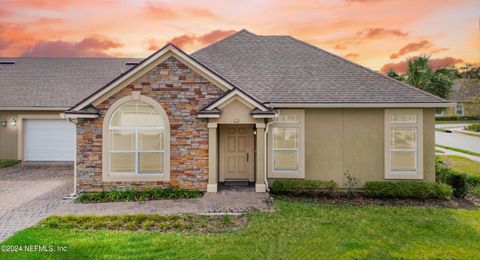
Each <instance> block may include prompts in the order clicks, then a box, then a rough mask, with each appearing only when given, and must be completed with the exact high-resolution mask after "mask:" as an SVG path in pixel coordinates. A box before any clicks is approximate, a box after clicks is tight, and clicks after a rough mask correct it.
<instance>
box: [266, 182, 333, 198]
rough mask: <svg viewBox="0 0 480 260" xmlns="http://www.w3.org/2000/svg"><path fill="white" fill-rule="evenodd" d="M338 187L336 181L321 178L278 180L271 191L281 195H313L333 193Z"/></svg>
mask: <svg viewBox="0 0 480 260" xmlns="http://www.w3.org/2000/svg"><path fill="white" fill-rule="evenodd" d="M337 189H338V185H337V183H336V182H334V181H320V180H276V181H274V182H273V184H272V187H271V189H270V192H271V193H272V194H279V195H294V196H312V195H322V194H327V195H333V194H334V193H335V192H336V191H337Z"/></svg>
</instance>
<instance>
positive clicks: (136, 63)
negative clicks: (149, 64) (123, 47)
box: [126, 62, 138, 65]
mask: <svg viewBox="0 0 480 260" xmlns="http://www.w3.org/2000/svg"><path fill="white" fill-rule="evenodd" d="M126 64H127V65H138V62H127V63H126Z"/></svg>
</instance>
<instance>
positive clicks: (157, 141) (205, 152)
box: [0, 30, 449, 192]
mask: <svg viewBox="0 0 480 260" xmlns="http://www.w3.org/2000/svg"><path fill="white" fill-rule="evenodd" d="M1 60H14V61H15V64H4V65H0V66H1V67H0V91H1V92H0V94H1V95H0V120H5V121H6V123H5V126H4V127H0V142H1V146H0V147H1V149H0V157H1V158H4V159H7V158H11V159H20V160H24V161H58V160H61V161H74V160H75V165H76V180H77V188H78V191H79V192H90V191H93V192H95V191H101V190H108V189H125V188H140V189H141V188H146V187H180V188H192V189H200V190H207V191H209V192H215V191H217V185H218V183H222V182H225V181H231V180H236V181H238V180H242V181H249V182H252V183H255V186H256V190H257V191H259V192H263V191H265V189H266V185H265V181H269V182H270V181H272V180H274V179H282V178H296V179H321V180H334V181H336V182H338V183H339V184H340V185H344V182H345V181H344V175H343V174H344V173H345V172H347V171H348V172H349V173H350V174H351V175H353V176H356V177H358V178H359V179H360V181H361V184H363V182H365V181H369V180H385V179H388V180H400V179H415V180H425V181H434V179H435V172H434V154H435V148H434V120H435V118H434V117H435V116H434V114H435V108H437V107H446V106H448V105H449V103H447V101H445V100H443V99H441V98H438V97H435V96H433V95H431V94H428V93H426V92H423V91H421V90H418V89H416V88H413V87H410V86H408V85H405V84H403V83H400V82H398V81H396V80H393V79H390V78H388V77H385V76H383V75H381V74H378V73H376V72H373V71H371V70H369V69H366V68H364V67H361V66H359V65H357V64H354V63H351V62H349V61H347V60H345V59H342V58H340V57H338V56H335V55H333V54H330V53H328V52H325V51H323V50H321V49H319V48H316V47H314V46H311V45H308V44H306V43H304V42H301V41H298V40H296V39H294V38H292V37H290V36H258V35H255V34H252V33H250V32H248V31H245V30H242V31H240V32H238V33H236V34H234V35H232V36H230V37H228V38H226V39H224V40H221V41H219V42H217V43H215V44H213V45H211V46H208V47H206V48H204V49H201V50H199V51H197V52H195V53H193V54H191V55H188V54H186V53H184V52H183V51H181V50H179V49H178V48H176V47H175V46H173V45H171V44H169V45H167V46H165V47H163V48H162V49H160V50H159V51H157V52H155V53H154V54H152V55H151V56H149V57H147V58H146V59H144V60H141V61H140V60H132V59H86V58H15V59H6V58H4V59H1ZM135 62H139V63H138V64H136V63H135ZM128 64H134V65H128ZM62 118H63V119H62ZM13 120H15V122H16V125H15V126H14V125H13V122H14V121H13ZM67 120H68V121H67ZM75 135H76V138H75V137H74V136H75ZM75 151H76V152H75ZM75 154H76V156H75Z"/></svg>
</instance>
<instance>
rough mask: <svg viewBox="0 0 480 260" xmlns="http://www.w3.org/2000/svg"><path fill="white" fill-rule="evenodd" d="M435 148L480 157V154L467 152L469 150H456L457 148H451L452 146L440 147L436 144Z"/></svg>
mask: <svg viewBox="0 0 480 260" xmlns="http://www.w3.org/2000/svg"><path fill="white" fill-rule="evenodd" d="M435 146H438V147H440V148H445V149H448V150H452V151H456V152H459V153H466V154H470V155H474V156H480V153H476V152H472V151H467V150H463V149H460V148H455V147H450V146H445V145H440V144H435Z"/></svg>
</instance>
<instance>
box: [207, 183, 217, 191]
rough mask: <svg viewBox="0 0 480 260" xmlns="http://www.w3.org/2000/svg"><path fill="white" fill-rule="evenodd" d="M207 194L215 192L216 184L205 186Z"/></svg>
mask: <svg viewBox="0 0 480 260" xmlns="http://www.w3.org/2000/svg"><path fill="white" fill-rule="evenodd" d="M207 192H217V184H207Z"/></svg>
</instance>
